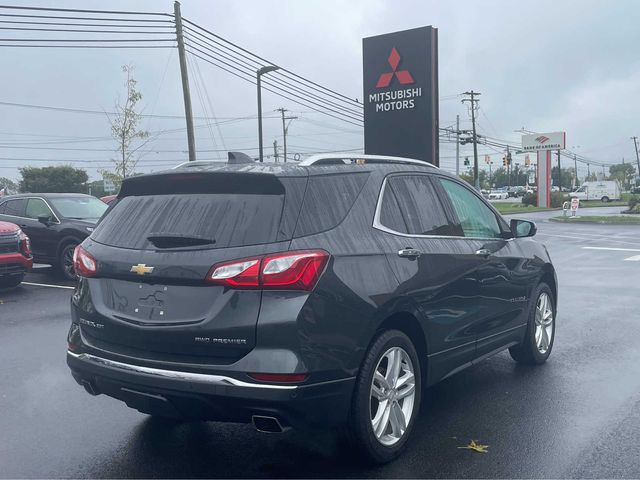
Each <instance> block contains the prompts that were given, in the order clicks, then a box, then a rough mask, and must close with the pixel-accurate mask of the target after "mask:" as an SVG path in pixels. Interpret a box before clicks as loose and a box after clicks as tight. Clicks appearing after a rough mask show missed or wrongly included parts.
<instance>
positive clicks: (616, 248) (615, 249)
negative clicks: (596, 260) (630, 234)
mask: <svg viewBox="0 0 640 480" xmlns="http://www.w3.org/2000/svg"><path fill="white" fill-rule="evenodd" d="M582 248H584V249H585V250H611V251H614V252H640V248H618V247H582Z"/></svg>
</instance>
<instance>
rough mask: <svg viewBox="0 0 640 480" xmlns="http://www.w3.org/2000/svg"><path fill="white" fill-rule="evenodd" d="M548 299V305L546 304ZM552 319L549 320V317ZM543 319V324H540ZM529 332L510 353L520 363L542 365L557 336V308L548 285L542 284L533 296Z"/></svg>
mask: <svg viewBox="0 0 640 480" xmlns="http://www.w3.org/2000/svg"><path fill="white" fill-rule="evenodd" d="M543 298H546V301H547V303H546V304H545V303H544V300H543ZM540 312H541V313H540ZM549 312H550V317H549V318H547V315H549ZM541 317H542V321H543V322H544V323H543V324H540V323H539V322H540V318H541ZM528 318H529V321H528V322H527V331H526V333H525V336H524V339H523V340H522V343H521V344H520V345H517V346H515V347H511V348H510V349H509V353H510V354H511V358H513V359H514V360H515V361H516V362H518V363H523V364H525V365H541V364H543V363H544V362H546V361H547V358H549V355H551V350H552V349H553V342H554V340H555V336H556V307H555V299H554V298H553V293H552V292H551V289H550V288H549V286H548V285H547V284H546V283H540V284H539V285H538V287H537V288H536V289H535V291H534V294H533V295H532V302H531V304H530V307H529V314H528ZM549 322H550V323H549Z"/></svg>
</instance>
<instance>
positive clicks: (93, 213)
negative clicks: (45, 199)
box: [49, 197, 108, 220]
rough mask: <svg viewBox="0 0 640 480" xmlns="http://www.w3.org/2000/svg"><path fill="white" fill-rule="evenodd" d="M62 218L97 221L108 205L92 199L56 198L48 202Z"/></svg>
mask: <svg viewBox="0 0 640 480" xmlns="http://www.w3.org/2000/svg"><path fill="white" fill-rule="evenodd" d="M49 202H51V204H52V205H53V206H54V207H55V209H56V210H57V211H58V213H60V215H61V216H63V217H64V218H73V219H77V220H98V219H99V218H100V217H101V216H102V214H103V213H104V211H105V210H106V209H107V208H108V205H107V204H106V203H104V202H103V201H102V200H98V199H97V198H94V197H58V198H51V199H50V200H49Z"/></svg>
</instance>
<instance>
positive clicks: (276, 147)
mask: <svg viewBox="0 0 640 480" xmlns="http://www.w3.org/2000/svg"><path fill="white" fill-rule="evenodd" d="M273 159H274V160H275V162H276V163H278V140H274V141H273Z"/></svg>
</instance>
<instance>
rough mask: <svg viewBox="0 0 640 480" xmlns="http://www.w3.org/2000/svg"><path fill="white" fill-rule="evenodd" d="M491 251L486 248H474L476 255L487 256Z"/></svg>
mask: <svg viewBox="0 0 640 480" xmlns="http://www.w3.org/2000/svg"><path fill="white" fill-rule="evenodd" d="M492 253H493V252H492V251H491V250H489V249H488V248H481V249H480V250H476V255H478V256H479V257H488V256H489V255H491V254H492Z"/></svg>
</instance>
